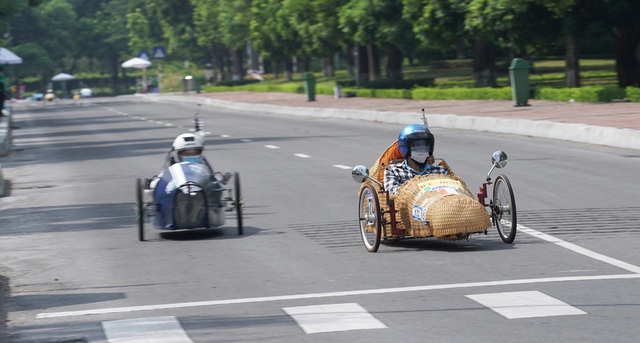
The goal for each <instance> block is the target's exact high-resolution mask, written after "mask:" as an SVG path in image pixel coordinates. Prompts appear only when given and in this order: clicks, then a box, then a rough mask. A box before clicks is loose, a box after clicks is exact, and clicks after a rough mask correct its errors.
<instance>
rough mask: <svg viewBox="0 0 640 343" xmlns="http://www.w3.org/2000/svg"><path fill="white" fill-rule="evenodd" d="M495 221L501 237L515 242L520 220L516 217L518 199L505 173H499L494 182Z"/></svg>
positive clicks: (493, 206) (493, 205)
mask: <svg viewBox="0 0 640 343" xmlns="http://www.w3.org/2000/svg"><path fill="white" fill-rule="evenodd" d="M491 207H492V214H493V221H494V223H495V224H496V227H497V228H498V233H499V234H500V238H501V239H502V241H503V242H505V243H513V240H514V239H515V238H516V228H517V226H518V221H517V217H516V199H515V197H514V196H513V188H511V183H510V182H509V179H508V178H507V177H506V176H505V175H498V177H497V178H496V181H495V182H494V184H493V203H492V206H491Z"/></svg>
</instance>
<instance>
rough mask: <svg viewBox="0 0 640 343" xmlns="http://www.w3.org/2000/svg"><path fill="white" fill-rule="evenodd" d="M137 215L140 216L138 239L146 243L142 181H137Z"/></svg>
mask: <svg viewBox="0 0 640 343" xmlns="http://www.w3.org/2000/svg"><path fill="white" fill-rule="evenodd" d="M136 215H137V216H138V239H139V240H140V242H142V241H144V201H143V198H142V180H140V178H138V179H137V180H136Z"/></svg>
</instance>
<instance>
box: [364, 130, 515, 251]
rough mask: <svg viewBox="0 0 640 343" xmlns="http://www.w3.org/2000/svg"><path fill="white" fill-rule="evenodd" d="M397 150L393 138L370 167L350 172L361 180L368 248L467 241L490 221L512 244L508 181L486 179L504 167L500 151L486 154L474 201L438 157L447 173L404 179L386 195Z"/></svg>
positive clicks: (512, 206)
mask: <svg viewBox="0 0 640 343" xmlns="http://www.w3.org/2000/svg"><path fill="white" fill-rule="evenodd" d="M396 150H397V142H394V144H392V145H391V146H389V147H388V148H387V149H386V150H385V152H384V153H383V154H382V155H381V156H380V158H378V160H377V161H376V163H375V164H374V165H373V167H371V171H369V169H367V168H366V167H365V166H363V165H359V166H356V167H355V168H353V171H352V177H353V179H354V180H355V181H356V182H358V183H360V184H361V186H360V191H359V197H358V222H359V226H360V234H361V236H362V241H363V243H364V246H365V248H366V249H367V250H368V251H370V252H376V251H378V248H379V247H380V242H381V241H389V240H398V239H403V238H424V237H435V238H437V239H442V240H448V241H455V240H462V239H468V237H469V236H470V235H472V234H476V233H484V234H487V233H488V229H489V227H491V226H492V225H494V226H496V227H497V229H498V234H499V235H500V238H501V239H502V240H503V241H504V242H505V243H512V242H513V240H514V239H515V237H516V227H517V218H516V202H515V197H514V195H513V189H512V187H511V183H510V182H509V179H508V178H507V176H506V175H502V174H501V175H498V176H497V177H496V179H495V181H492V179H491V173H492V172H493V170H494V169H496V168H503V167H505V166H506V165H507V154H506V153H505V152H504V151H501V150H498V151H496V152H494V153H493V155H492V156H491V162H492V164H493V165H492V167H491V169H490V170H489V173H488V174H487V177H486V179H485V182H484V183H483V184H482V186H481V187H480V190H479V191H478V193H477V194H476V196H477V200H476V198H474V196H473V195H472V193H471V192H470V191H469V189H468V188H467V186H466V184H465V182H464V181H463V180H462V179H460V178H459V177H458V176H456V175H455V173H454V172H453V170H451V168H450V167H449V165H448V164H447V163H446V162H445V161H444V160H442V159H439V160H438V163H437V165H439V166H442V167H444V168H445V169H447V171H448V174H429V175H424V176H416V177H414V178H412V179H410V180H409V181H407V182H405V183H404V184H403V185H402V186H401V187H400V188H399V189H398V191H397V192H396V194H393V195H390V194H389V191H388V190H385V187H384V183H383V179H384V170H385V168H386V167H387V166H388V165H389V164H391V163H397V162H400V161H401V160H394V159H393V158H394V157H396V158H397V157H398V156H397V154H395V153H394V152H395V151H396ZM435 162H436V161H435V160H433V161H431V163H435ZM489 186H493V194H492V197H491V198H489V199H488V187H489ZM487 200H488V201H489V202H488V203H487Z"/></svg>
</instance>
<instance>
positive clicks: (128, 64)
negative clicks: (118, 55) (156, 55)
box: [122, 57, 152, 91]
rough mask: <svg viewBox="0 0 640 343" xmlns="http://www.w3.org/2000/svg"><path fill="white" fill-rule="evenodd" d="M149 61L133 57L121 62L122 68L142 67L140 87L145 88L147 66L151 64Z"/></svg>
mask: <svg viewBox="0 0 640 343" xmlns="http://www.w3.org/2000/svg"><path fill="white" fill-rule="evenodd" d="M151 64H152V63H151V62H149V61H147V60H145V59H144V58H139V57H134V58H132V59H130V60H128V61H125V62H123V63H122V68H138V69H142V88H143V89H144V90H145V91H146V90H147V67H150V66H151Z"/></svg>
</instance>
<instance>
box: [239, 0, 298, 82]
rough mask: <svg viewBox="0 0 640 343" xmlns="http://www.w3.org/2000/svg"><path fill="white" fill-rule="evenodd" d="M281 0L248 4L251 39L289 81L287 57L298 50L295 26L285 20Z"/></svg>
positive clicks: (290, 63)
mask: <svg viewBox="0 0 640 343" xmlns="http://www.w3.org/2000/svg"><path fill="white" fill-rule="evenodd" d="M287 13H288V12H287V11H286V10H284V9H283V6H282V0H254V1H253V4H252V8H251V26H250V32H251V42H252V43H253V44H254V46H255V47H256V48H257V49H258V50H259V51H260V52H261V53H262V54H263V55H264V56H265V58H269V59H271V60H273V62H274V63H275V64H276V65H281V66H282V69H283V70H284V73H285V77H286V79H287V80H289V81H291V80H292V79H293V78H292V73H293V65H292V62H291V57H292V56H296V54H298V53H300V52H301V46H302V45H301V43H300V39H299V36H298V34H297V32H296V30H295V29H294V28H293V27H292V26H291V25H290V24H289V19H288V17H287Z"/></svg>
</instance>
